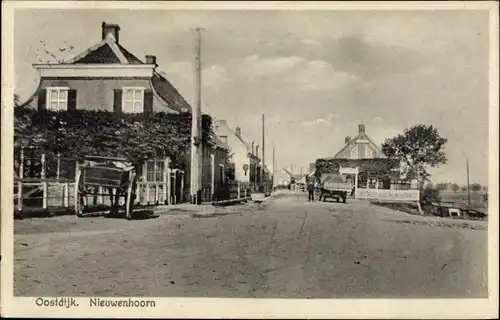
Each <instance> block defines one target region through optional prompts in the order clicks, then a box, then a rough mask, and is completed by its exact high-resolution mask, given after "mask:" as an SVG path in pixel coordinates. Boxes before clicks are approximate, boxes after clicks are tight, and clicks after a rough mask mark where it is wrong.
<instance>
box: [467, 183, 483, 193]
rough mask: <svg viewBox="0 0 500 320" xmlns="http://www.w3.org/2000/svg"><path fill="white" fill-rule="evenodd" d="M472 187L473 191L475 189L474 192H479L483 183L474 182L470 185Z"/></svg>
mask: <svg viewBox="0 0 500 320" xmlns="http://www.w3.org/2000/svg"><path fill="white" fill-rule="evenodd" d="M470 189H471V191H474V192H478V191H481V184H479V183H477V182H476V183H473V184H471V185H470Z"/></svg>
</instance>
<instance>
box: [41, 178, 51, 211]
mask: <svg viewBox="0 0 500 320" xmlns="http://www.w3.org/2000/svg"><path fill="white" fill-rule="evenodd" d="M42 186H43V202H42V206H43V208H44V209H47V198H48V192H49V186H48V182H47V181H44V182H43V185H42Z"/></svg>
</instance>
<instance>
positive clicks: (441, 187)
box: [436, 183, 448, 191]
mask: <svg viewBox="0 0 500 320" xmlns="http://www.w3.org/2000/svg"><path fill="white" fill-rule="evenodd" d="M436 189H438V190H439V191H444V190H446V189H448V184H447V183H438V184H437V185H436Z"/></svg>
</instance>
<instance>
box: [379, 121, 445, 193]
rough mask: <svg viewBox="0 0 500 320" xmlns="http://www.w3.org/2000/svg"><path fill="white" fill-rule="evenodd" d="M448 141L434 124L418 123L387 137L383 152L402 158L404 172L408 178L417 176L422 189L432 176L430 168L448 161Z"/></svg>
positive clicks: (390, 157)
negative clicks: (429, 171) (401, 132)
mask: <svg viewBox="0 0 500 320" xmlns="http://www.w3.org/2000/svg"><path fill="white" fill-rule="evenodd" d="M447 141H448V140H447V139H446V138H443V137H441V136H440V135H439V132H438V131H437V128H435V127H433V126H432V125H416V126H413V127H411V128H409V129H405V131H404V133H403V134H399V135H398V136H396V137H394V138H390V139H387V140H386V141H385V142H384V144H383V145H382V152H383V153H384V154H385V155H386V156H387V157H388V158H389V159H398V160H400V161H401V165H402V169H403V172H402V173H403V174H405V175H406V178H407V179H408V180H410V179H415V178H416V179H417V181H418V184H419V189H421V187H422V185H423V183H424V181H425V179H426V178H427V177H429V176H430V175H429V173H428V172H427V170H428V168H429V167H437V166H439V165H440V164H445V163H446V161H447V158H446V154H445V152H444V146H445V144H446V142H447Z"/></svg>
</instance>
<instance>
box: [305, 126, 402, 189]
mask: <svg viewBox="0 0 500 320" xmlns="http://www.w3.org/2000/svg"><path fill="white" fill-rule="evenodd" d="M340 167H343V168H358V170H359V175H358V181H357V187H358V188H367V189H404V188H406V187H407V188H409V185H408V186H406V184H405V185H403V186H401V183H400V182H399V181H398V177H399V161H397V160H395V159H387V157H386V156H385V155H384V154H383V152H382V151H381V149H380V148H379V147H378V146H377V145H376V144H375V143H374V142H373V140H372V139H371V138H370V137H369V136H368V134H367V133H366V126H365V125H364V124H359V125H358V133H357V135H356V136H355V137H354V138H351V137H345V140H344V146H343V147H342V148H341V149H340V150H339V151H338V152H337V153H336V154H335V155H334V156H333V157H328V158H323V159H318V160H317V161H316V163H315V166H314V169H313V170H314V173H313V174H314V175H316V176H318V174H321V172H318V170H320V171H324V170H328V171H333V172H338V170H339V168H340ZM326 168H328V169H326ZM318 178H319V177H318ZM349 178H350V179H354V176H350V177H349Z"/></svg>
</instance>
